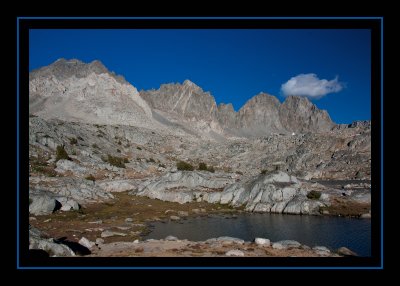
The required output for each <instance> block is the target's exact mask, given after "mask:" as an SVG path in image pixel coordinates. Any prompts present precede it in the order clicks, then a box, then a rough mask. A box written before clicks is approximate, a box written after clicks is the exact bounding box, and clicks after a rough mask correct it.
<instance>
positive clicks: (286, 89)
mask: <svg viewBox="0 0 400 286" xmlns="http://www.w3.org/2000/svg"><path fill="white" fill-rule="evenodd" d="M342 89H343V85H342V84H341V83H340V82H339V81H338V77H335V78H334V79H332V80H326V79H319V78H318V77H317V75H316V74H314V73H308V74H299V75H297V76H295V77H292V78H291V79H289V80H288V81H287V82H286V83H284V84H282V86H281V91H282V93H283V95H285V96H288V95H297V96H307V97H310V98H321V97H323V96H325V95H327V94H328V93H332V92H339V91H341V90H342Z"/></svg>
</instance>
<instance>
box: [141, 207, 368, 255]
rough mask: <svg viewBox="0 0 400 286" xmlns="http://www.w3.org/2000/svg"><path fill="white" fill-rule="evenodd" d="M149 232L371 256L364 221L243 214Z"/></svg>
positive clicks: (156, 226)
mask: <svg viewBox="0 0 400 286" xmlns="http://www.w3.org/2000/svg"><path fill="white" fill-rule="evenodd" d="M150 230H151V232H150V233H149V234H148V235H146V236H145V237H143V238H144V239H149V238H153V239H162V238H165V237H166V236H168V235H173V236H176V237H178V238H179V239H188V240H191V241H203V240H207V239H209V238H213V237H220V236H231V237H237V238H240V239H243V240H245V241H253V240H254V238H256V237H263V238H268V239H270V240H271V241H273V242H275V241H279V240H287V239H290V240H296V241H298V242H300V243H301V244H305V245H308V246H310V247H313V246H317V245H318V246H326V247H328V248H330V249H331V250H335V249H337V248H339V247H342V246H345V247H347V248H349V249H351V250H353V251H355V252H356V253H357V254H358V255H360V256H370V255H371V221H370V220H365V219H364V220H363V219H354V218H339V217H326V216H302V215H283V214H247V213H243V214H237V215H233V216H232V215H223V216H220V215H213V216H208V217H194V218H187V219H183V220H181V221H178V222H175V221H162V222H153V223H151V224H150Z"/></svg>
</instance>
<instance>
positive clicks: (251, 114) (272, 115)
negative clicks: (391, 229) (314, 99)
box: [29, 59, 337, 139]
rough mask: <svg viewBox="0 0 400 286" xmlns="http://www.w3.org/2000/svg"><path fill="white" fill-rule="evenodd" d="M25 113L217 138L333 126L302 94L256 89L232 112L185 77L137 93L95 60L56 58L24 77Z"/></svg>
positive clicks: (324, 128) (309, 130)
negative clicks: (257, 91) (279, 94)
mask: <svg viewBox="0 0 400 286" xmlns="http://www.w3.org/2000/svg"><path fill="white" fill-rule="evenodd" d="M29 112H30V113H31V114H35V115H38V116H40V117H43V118H59V119H62V120H66V121H80V122H87V123H96V124H123V125H132V126H138V127H144V128H149V129H156V130H164V131H166V132H174V133H181V134H190V135H194V136H201V137H208V138H214V139H220V138H225V137H258V136H264V135H268V134H271V133H285V134H287V133H292V132H295V133H305V132H325V131H329V130H331V129H332V128H334V127H336V128H337V125H336V124H335V123H334V122H332V120H331V119H330V117H329V114H328V113H327V111H325V110H320V109H318V108H317V107H316V106H315V105H314V104H312V103H311V102H310V101H309V100H308V99H307V98H305V97H296V96H289V97H287V98H286V99H285V101H284V102H283V103H280V102H279V100H278V99H277V98H276V97H274V96H272V95H269V94H266V93H260V94H258V95H256V96H254V97H253V98H251V99H250V100H249V101H247V102H246V104H245V105H244V106H243V107H242V108H241V109H240V110H239V111H238V112H235V111H234V109H233V106H232V104H230V103H229V104H223V103H221V104H219V105H217V104H216V102H215V99H214V97H213V96H212V95H211V94H210V93H209V92H204V91H203V90H202V89H201V87H199V86H197V85H196V84H195V83H193V82H191V81H189V80H185V81H184V82H183V83H182V84H179V83H169V84H163V85H161V87H160V88H159V89H158V90H147V91H141V92H140V93H139V92H138V91H137V89H136V88H135V87H134V86H132V85H131V84H130V83H128V82H127V81H126V80H125V79H124V78H123V77H121V76H117V75H115V74H114V73H112V72H110V71H109V70H108V69H107V68H106V67H105V66H104V65H103V64H102V63H101V62H100V61H93V62H91V63H89V64H86V63H83V62H81V61H79V60H76V59H72V60H65V59H59V60H57V61H56V62H54V63H52V64H51V65H49V66H46V67H42V68H40V69H37V70H34V71H32V72H31V73H30V75H29Z"/></svg>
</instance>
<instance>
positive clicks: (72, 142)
mask: <svg viewBox="0 0 400 286" xmlns="http://www.w3.org/2000/svg"><path fill="white" fill-rule="evenodd" d="M76 143H78V139H76V138H75V137H73V138H69V144H71V145H75V144H76Z"/></svg>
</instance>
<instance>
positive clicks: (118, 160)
mask: <svg viewBox="0 0 400 286" xmlns="http://www.w3.org/2000/svg"><path fill="white" fill-rule="evenodd" d="M101 159H102V160H103V161H104V162H108V163H109V164H110V165H112V166H115V167H118V168H125V163H124V162H125V158H122V157H117V156H112V155H110V154H108V155H107V158H104V157H102V158H101Z"/></svg>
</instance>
